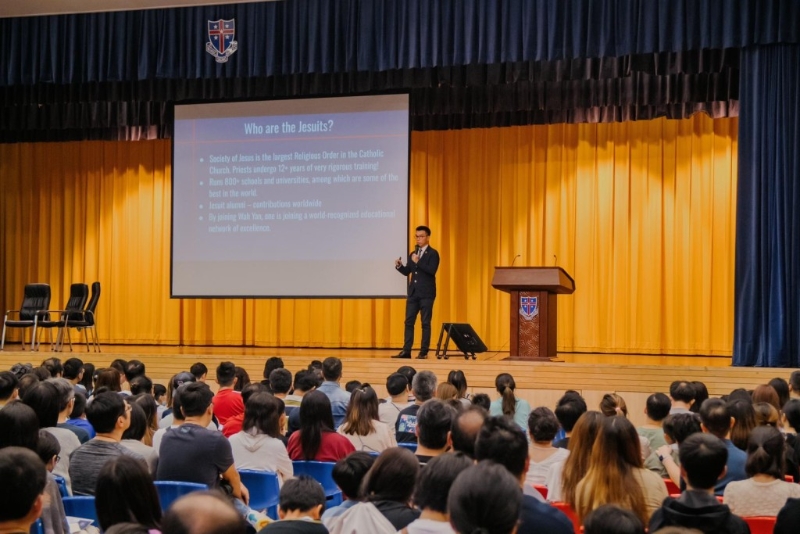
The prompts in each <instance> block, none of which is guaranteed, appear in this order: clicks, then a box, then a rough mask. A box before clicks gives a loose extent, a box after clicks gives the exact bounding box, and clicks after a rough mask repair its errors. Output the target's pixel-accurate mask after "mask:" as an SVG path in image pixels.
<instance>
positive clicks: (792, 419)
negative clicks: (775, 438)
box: [781, 399, 800, 482]
mask: <svg viewBox="0 0 800 534" xmlns="http://www.w3.org/2000/svg"><path fill="white" fill-rule="evenodd" d="M781 426H783V432H784V437H785V438H786V444H787V445H788V446H789V447H791V449H792V451H793V453H794V454H793V456H792V463H793V464H794V465H796V466H800V441H798V439H797V431H798V429H800V400H798V399H790V400H789V401H788V402H787V403H786V404H784V405H783V410H781ZM795 482H800V479H795Z"/></svg>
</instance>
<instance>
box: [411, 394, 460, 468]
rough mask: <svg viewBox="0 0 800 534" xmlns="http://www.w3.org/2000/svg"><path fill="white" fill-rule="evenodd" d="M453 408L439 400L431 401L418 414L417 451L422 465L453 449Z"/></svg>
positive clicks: (454, 415) (454, 412)
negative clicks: (451, 433)
mask: <svg viewBox="0 0 800 534" xmlns="http://www.w3.org/2000/svg"><path fill="white" fill-rule="evenodd" d="M456 414H457V412H456V410H455V408H453V406H451V405H449V404H446V403H444V402H443V401H441V400H439V399H430V400H428V401H426V402H425V403H424V404H423V405H422V406H420V408H419V411H418V412H417V450H416V453H415V454H416V456H417V460H419V463H420V465H425V464H426V463H427V462H428V461H429V460H430V459H431V458H435V457H437V456H439V455H442V454H444V453H445V452H447V451H448V450H449V449H450V448H451V444H450V428H451V427H452V425H453V419H455V417H456Z"/></svg>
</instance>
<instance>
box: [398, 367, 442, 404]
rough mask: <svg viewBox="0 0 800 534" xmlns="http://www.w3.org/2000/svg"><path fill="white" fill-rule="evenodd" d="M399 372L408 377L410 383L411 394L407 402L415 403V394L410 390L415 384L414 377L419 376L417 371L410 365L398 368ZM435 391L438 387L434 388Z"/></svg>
mask: <svg viewBox="0 0 800 534" xmlns="http://www.w3.org/2000/svg"><path fill="white" fill-rule="evenodd" d="M397 372H398V373H400V374H401V375H403V376H404V377H406V382H408V386H409V392H408V397H407V399H406V401H407V402H409V403H413V402H414V399H415V397H414V392H413V391H411V390H410V388H411V386H412V385H413V384H414V377H415V376H417V370H416V369H414V368H413V367H411V366H410V365H401V366H400V367H398V368H397ZM433 389H434V391H435V390H436V387H435V386H434V388H433Z"/></svg>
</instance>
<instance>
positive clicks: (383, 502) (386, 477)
mask: <svg viewBox="0 0 800 534" xmlns="http://www.w3.org/2000/svg"><path fill="white" fill-rule="evenodd" d="M418 473H419V460H418V459H417V457H416V456H414V453H413V452H411V451H409V450H408V449H403V448H400V447H393V448H391V449H386V450H385V451H383V452H382V453H381V455H380V456H378V459H377V460H375V463H374V464H372V467H371V468H370V470H369V472H368V473H367V476H366V477H364V481H363V482H362V484H361V494H362V495H361V497H362V499H364V500H365V501H367V502H371V503H372V504H373V505H375V508H377V509H378V511H379V512H380V513H381V514H383V517H385V518H386V519H388V520H389V522H390V523H391V524H392V526H393V527H394V528H395V529H397V530H401V529H403V528H405V527H406V526H407V525H408V524H409V523H411V522H412V521H414V520H415V519H417V518H418V517H419V516H420V511H419V510H415V509H414V508H411V506H409V502H410V501H411V496H412V495H413V493H414V486H415V484H416V481H417V474H418Z"/></svg>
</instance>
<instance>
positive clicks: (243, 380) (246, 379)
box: [233, 365, 250, 391]
mask: <svg viewBox="0 0 800 534" xmlns="http://www.w3.org/2000/svg"><path fill="white" fill-rule="evenodd" d="M234 376H235V377H236V384H235V385H234V386H233V389H234V391H242V388H244V387H245V386H246V385H247V384H249V383H250V375H249V374H247V369H245V368H244V367H239V366H238V365H237V366H236V369H235V370H234Z"/></svg>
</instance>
